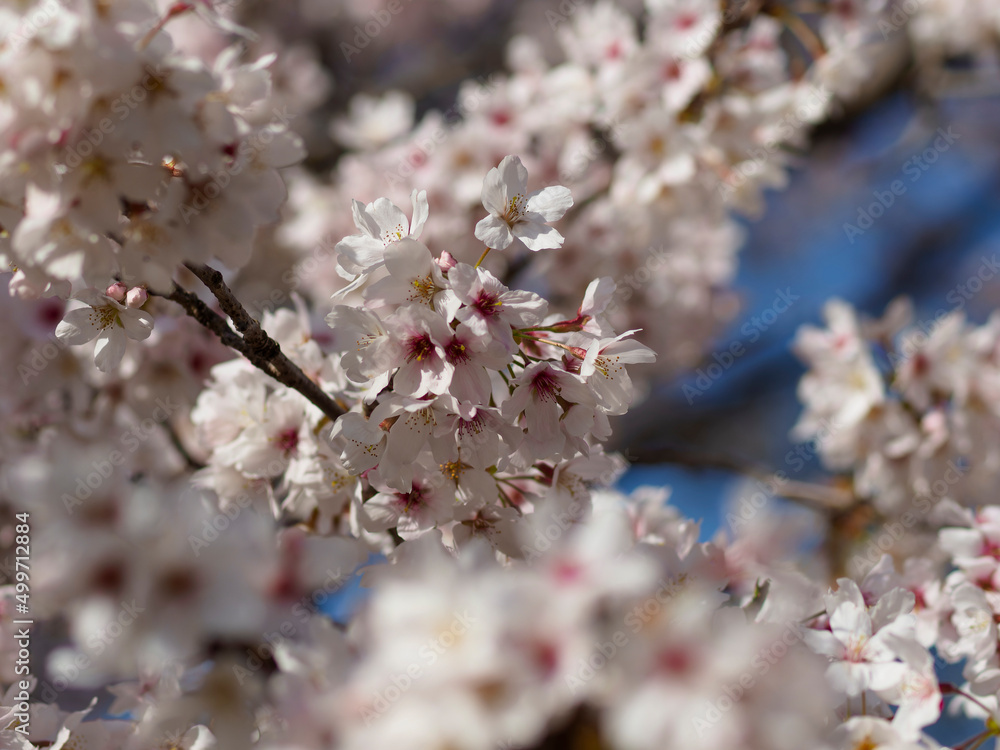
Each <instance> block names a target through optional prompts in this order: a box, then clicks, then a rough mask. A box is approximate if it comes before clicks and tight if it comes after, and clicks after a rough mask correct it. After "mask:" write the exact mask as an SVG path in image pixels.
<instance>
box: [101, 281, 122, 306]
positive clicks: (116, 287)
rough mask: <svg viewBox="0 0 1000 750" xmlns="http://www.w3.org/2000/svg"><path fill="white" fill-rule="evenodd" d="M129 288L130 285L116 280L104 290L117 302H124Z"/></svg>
mask: <svg viewBox="0 0 1000 750" xmlns="http://www.w3.org/2000/svg"><path fill="white" fill-rule="evenodd" d="M127 290H128V287H126V286H125V285H124V284H123V283H121V282H120V281H116V282H115V283H114V284H112V285H111V286H109V287H108V288H107V289H106V290H104V293H105V294H106V295H108V296H109V297H111V299H113V300H114V301H115V302H124V301H125V292H126V291H127Z"/></svg>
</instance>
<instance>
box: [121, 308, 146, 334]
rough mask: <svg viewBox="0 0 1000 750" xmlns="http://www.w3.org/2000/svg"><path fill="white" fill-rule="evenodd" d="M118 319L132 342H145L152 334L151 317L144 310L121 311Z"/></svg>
mask: <svg viewBox="0 0 1000 750" xmlns="http://www.w3.org/2000/svg"><path fill="white" fill-rule="evenodd" d="M118 319H119V320H120V321H121V322H122V328H124V329H125V333H127V334H128V337H129V338H130V339H132V340H133V341H145V340H146V339H147V338H149V334H151V333H152V332H153V316H152V315H150V314H149V313H148V312H146V311H145V310H123V311H122V312H120V313H119V314H118Z"/></svg>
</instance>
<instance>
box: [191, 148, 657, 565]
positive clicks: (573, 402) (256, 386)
mask: <svg viewBox="0 0 1000 750" xmlns="http://www.w3.org/2000/svg"><path fill="white" fill-rule="evenodd" d="M482 201H483V206H484V208H485V209H486V210H487V211H488V215H487V216H486V217H485V218H483V219H482V220H481V222H480V224H479V227H477V229H476V232H477V234H482V235H483V236H484V238H485V239H486V241H487V245H486V248H485V252H484V255H485V254H488V253H489V252H490V250H491V249H492V248H494V247H495V248H496V249H498V250H502V249H503V248H506V247H509V246H510V245H511V244H512V243H514V242H520V243H525V244H527V245H528V246H529V247H535V248H545V247H546V246H548V247H555V246H558V244H559V243H561V241H562V236H561V235H560V234H559V233H558V231H556V229H555V228H553V227H551V226H550V225H549V224H548V222H549V221H554V220H557V219H558V218H559V217H560V216H562V214H563V213H564V212H565V210H566V209H567V208H568V207H569V206H570V205H571V204H572V197H571V196H570V193H569V190H567V189H566V188H563V187H561V186H560V187H547V188H544V189H541V190H537V191H535V192H534V193H528V192H527V172H526V170H525V169H524V166H523V165H522V164H521V162H520V160H519V159H518V158H517V157H516V156H507V157H505V158H504V159H503V160H502V161H501V163H500V165H499V166H498V167H495V168H494V169H492V170H491V171H490V172H489V173H488V174H487V176H486V179H485V182H484V185H483V191H482ZM412 204H413V214H412V217H411V218H409V219H408V218H407V217H406V215H405V214H404V213H403V211H402V210H401V209H399V208H398V207H396V206H394V205H393V204H391V203H390V202H389V201H388V200H387V199H385V198H380V199H378V200H376V201H375V202H373V203H371V204H368V205H367V206H365V205H362V204H361V203H360V202H355V204H354V216H355V221H356V223H357V229H358V232H359V233H358V234H355V235H350V236H348V237H346V238H345V239H344V240H343V241H342V242H341V243H340V244H339V245H338V250H339V254H338V257H339V259H340V267H341V270H342V271H343V273H344V274H345V275H349V276H352V278H351V281H350V283H349V284H348V285H347V286H346V287H345V288H344V289H343V291H342V292H341V293H340V294H339V295H338V298H337V300H335V301H337V302H348V301H353V302H354V304H335V305H334V307H333V310H332V311H331V312H330V313H329V315H327V317H326V320H327V322H328V323H329V325H330V327H331V328H332V329H333V334H332V341H331V342H330V344H329V346H328V347H327V348H328V350H329V352H328V353H324V352H323V350H322V349H321V348H320V346H319V345H318V344H317V343H316V341H315V340H314V339H311V338H310V337H309V336H308V335H307V331H308V322H307V321H303V320H302V319H301V318H300V319H299V320H296V319H295V316H294V315H292V314H291V313H288V312H287V311H284V312H285V314H283V315H281V314H279V315H274V316H271V315H267V316H265V319H264V326H265V328H268V327H270V328H271V329H272V330H273V331H274V332H275V337H276V340H278V341H279V343H281V344H282V346H283V349H284V350H285V351H287V352H289V353H290V354H291V356H292V358H293V359H294V360H296V361H297V362H298V363H299V364H300V365H301V366H302V367H303V370H304V371H305V372H306V373H308V374H311V375H313V376H315V377H316V378H317V382H319V383H320V384H321V386H322V387H324V388H325V389H329V391H330V392H331V393H332V394H333V395H334V396H335V398H336V399H337V400H338V402H339V403H342V404H344V405H345V406H347V405H350V409H349V410H348V411H347V413H346V414H344V415H343V416H341V417H340V418H339V419H337V420H336V422H335V423H334V424H333V425H332V429H331V428H330V427H329V426H328V425H327V422H328V421H329V420H328V418H327V417H325V416H324V415H323V414H322V413H321V412H320V411H319V410H318V409H317V408H316V407H315V406H312V405H311V404H309V403H308V402H307V401H306V400H305V399H304V398H303V397H302V396H301V395H300V394H298V393H296V392H294V391H291V390H289V389H287V388H283V387H275V386H274V385H273V384H272V385H270V386H269V385H268V378H267V376H266V375H265V374H264V373H263V372H261V371H260V370H257V369H255V368H253V367H251V366H250V365H249V364H248V363H246V362H243V361H241V360H236V361H233V362H228V363H224V364H221V365H218V366H217V367H216V368H215V369H214V370H213V376H214V377H213V383H212V384H211V385H210V387H209V388H208V389H207V390H206V391H204V392H203V393H202V395H201V396H200V397H199V400H198V404H197V405H196V407H195V409H194V410H193V412H192V420H193V422H194V424H195V426H196V428H197V429H198V430H199V432H200V434H201V435H202V438H203V444H204V445H205V447H206V448H207V449H208V450H209V455H208V459H207V460H208V464H209V465H208V467H207V468H206V469H205V471H203V472H202V473H201V474H200V481H202V482H204V483H205V485H206V486H210V487H212V488H213V489H214V490H215V491H216V492H217V493H218V494H219V495H220V497H222V498H223V499H224V500H229V499H230V498H231V497H233V496H234V495H235V494H236V493H239V492H243V491H246V489H247V488H248V487H250V486H256V487H258V488H259V489H260V490H261V491H263V492H264V493H265V494H267V495H268V500H269V501H270V502H272V503H274V504H276V505H280V506H282V507H284V508H287V509H289V513H291V515H292V517H296V518H300V519H302V520H308V519H310V518H312V519H313V521H314V522H315V523H316V524H317V528H319V529H321V530H323V531H324V532H327V533H328V532H329V531H330V530H332V529H334V528H336V529H337V530H338V531H340V532H341V533H347V534H351V535H354V536H362V537H367V538H369V539H370V541H371V542H372V543H373V544H374V545H375V547H376V548H377V549H381V548H391V547H392V535H396V536H397V538H400V539H404V540H405V539H413V538H416V537H418V536H420V535H423V534H425V533H427V532H428V531H430V530H432V529H435V528H438V529H448V530H449V533H453V534H455V535H457V536H456V538H457V539H461V540H463V541H464V540H467V539H469V538H470V536H485V537H487V538H490V539H491V540H492V541H493V543H494V544H495V546H496V547H497V548H498V549H501V550H504V551H505V552H506V553H507V554H516V548H512V546H511V545H512V543H511V540H510V539H509V538H508V537H509V533H510V529H511V528H512V527H513V525H514V524H515V523H516V522H517V521H518V519H519V518H520V517H521V516H522V515H523V514H524V513H525V512H530V511H531V510H532V509H533V508H534V506H535V503H537V502H539V501H541V500H543V499H544V498H547V497H548V498H550V499H548V500H547V502H549V503H560V504H561V505H562V506H563V507H564V508H565V507H566V506H568V505H569V504H570V503H573V504H580V507H581V508H582V507H583V504H585V502H586V500H587V497H588V491H587V483H588V482H589V481H590V480H595V479H599V478H601V479H603V480H604V483H605V484H607V483H609V482H610V481H611V479H613V478H614V476H615V474H616V469H617V468H618V467H619V466H620V463H621V462H620V460H616V459H614V458H613V457H611V456H609V455H607V454H605V453H604V451H603V448H602V443H603V442H604V441H606V440H607V438H608V437H609V436H610V434H611V429H610V423H609V421H608V417H609V415H617V414H624V413H625V411H626V410H627V408H628V406H629V404H630V402H631V400H632V396H633V388H632V382H631V379H630V377H629V374H628V371H627V369H626V366H627V365H630V364H636V363H643V362H651V361H653V359H654V355H653V353H652V351H651V350H649V349H648V348H647V347H646V346H644V345H642V344H640V343H638V342H636V341H634V340H633V339H632V338H631V334H633V333H634V331H628V332H626V333H623V334H620V335H615V334H614V332H613V330H612V329H611V327H610V324H609V323H608V321H607V319H606V318H605V315H604V310H605V307H606V305H607V302H608V300H609V298H610V296H611V295H612V294H613V292H614V284H613V282H611V280H610V279H596V280H594V281H593V282H592V283H591V285H590V286H589V287H588V289H587V293H586V295H585V296H584V299H583V301H582V302H581V304H580V306H579V308H578V310H577V313H576V315H575V316H574V317H573V318H571V319H563V318H561V317H560V316H559V315H557V314H551V315H550V314H548V312H547V304H546V302H545V300H544V299H542V298H541V297H539V296H538V295H537V294H535V293H533V292H528V291H518V290H512V289H510V288H508V287H507V286H506V285H505V284H504V283H503V282H501V281H500V280H499V279H498V278H497V277H496V276H494V275H493V274H492V273H490V272H489V271H487V270H486V269H485V268H483V267H482V266H481V265H479V264H476V265H472V264H470V263H465V262H460V261H459V260H457V259H455V258H454V257H452V256H451V254H450V253H448V252H443V253H441V254H440V255H439V256H437V257H435V256H434V255H433V254H432V253H431V251H430V249H429V248H428V247H427V246H426V245H424V244H423V243H421V242H420V240H419V239H418V238H419V237H420V235H421V232H422V229H423V225H424V222H425V221H426V219H427V216H428V205H427V199H426V196H425V194H424V193H422V192H421V193H417V192H414V194H413V196H412ZM314 514H315V515H314Z"/></svg>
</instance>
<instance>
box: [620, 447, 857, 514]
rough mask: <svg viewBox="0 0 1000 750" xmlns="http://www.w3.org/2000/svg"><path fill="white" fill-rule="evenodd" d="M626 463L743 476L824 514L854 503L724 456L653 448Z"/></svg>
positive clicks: (839, 494) (851, 497)
mask: <svg viewBox="0 0 1000 750" xmlns="http://www.w3.org/2000/svg"><path fill="white" fill-rule="evenodd" d="M629 460H630V461H632V462H633V463H647V464H648V463H669V464H677V465H679V466H687V467H689V468H692V469H719V470H721V471H728V472H732V473H734V474H743V475H744V476H748V477H752V478H754V479H757V480H758V481H760V482H764V483H766V484H767V485H768V486H769V487H774V494H775V495H777V496H778V497H783V498H785V499H786V500H791V501H792V502H795V503H798V504H800V505H805V506H806V507H808V508H810V509H812V510H817V511H821V512H824V513H830V512H834V513H838V512H842V511H844V510H847V509H848V508H850V507H851V506H852V505H854V503H855V498H854V495H853V494H852V493H850V492H846V491H844V490H838V489H836V488H834V487H827V486H826V485H822V484H812V483H809V482H798V481H795V480H792V479H788V478H787V477H784V476H780V475H778V474H775V473H774V472H771V471H768V470H767V469H760V468H757V467H755V466H749V465H747V464H744V463H741V462H740V461H737V460H735V459H732V458H728V457H725V456H707V455H698V454H693V453H688V452H686V451H682V450H678V449H676V448H653V449H644V450H639V451H637V453H636V454H630V456H629Z"/></svg>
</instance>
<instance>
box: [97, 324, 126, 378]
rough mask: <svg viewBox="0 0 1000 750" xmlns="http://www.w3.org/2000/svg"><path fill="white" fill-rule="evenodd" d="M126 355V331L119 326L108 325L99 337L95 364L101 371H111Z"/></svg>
mask: <svg viewBox="0 0 1000 750" xmlns="http://www.w3.org/2000/svg"><path fill="white" fill-rule="evenodd" d="M124 356H125V332H124V331H123V330H122V329H120V328H119V327H118V326H108V327H107V328H105V329H104V330H103V331H101V335H100V336H98V337H97V345H96V346H95V347H94V364H95V365H97V369H98V370H100V371H101V372H111V371H112V370H113V369H115V368H116V367H117V366H118V365H119V363H121V361H122V357H124Z"/></svg>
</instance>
